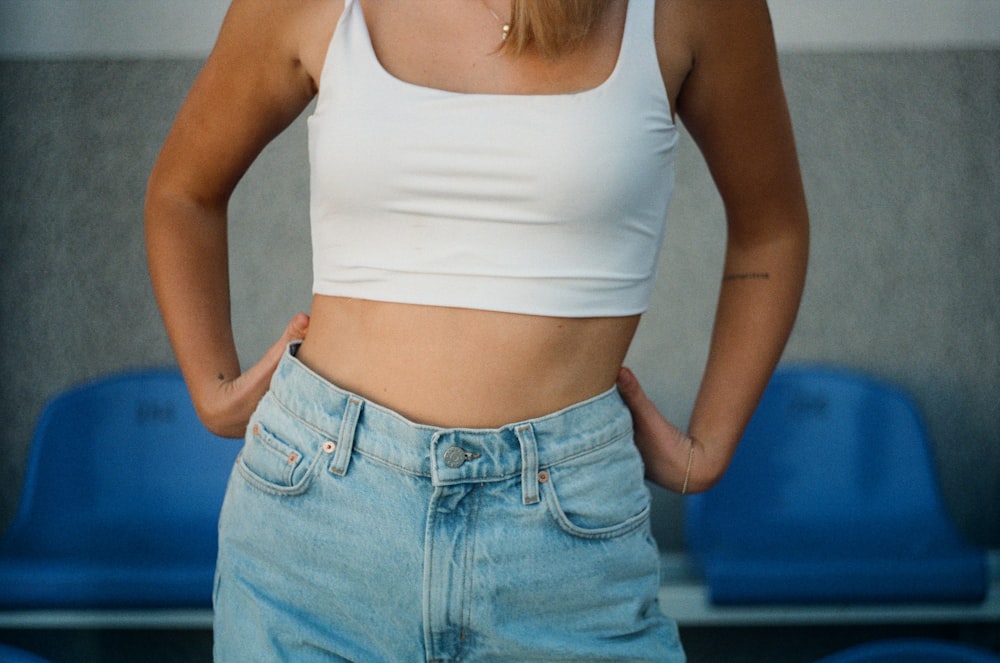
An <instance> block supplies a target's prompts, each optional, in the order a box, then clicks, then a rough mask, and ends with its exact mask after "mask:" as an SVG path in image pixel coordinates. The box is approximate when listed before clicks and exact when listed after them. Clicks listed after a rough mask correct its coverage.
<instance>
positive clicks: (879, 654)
mask: <svg viewBox="0 0 1000 663" xmlns="http://www.w3.org/2000/svg"><path fill="white" fill-rule="evenodd" d="M816 663H1000V656H997V655H996V654H991V653H990V652H988V651H986V650H985V649H980V648H978V647H970V646H968V645H963V644H959V643H955V642H947V641H944V640H930V639H924V638H909V639H900V640H879V641H877V642H871V643H866V644H863V645H857V646H855V647H851V648H849V649H845V650H844V651H842V652H837V653H836V654H832V655H830V656H827V657H825V658H823V659H820V660H819V661H817V662H816Z"/></svg>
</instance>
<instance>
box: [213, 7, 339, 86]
mask: <svg viewBox="0 0 1000 663" xmlns="http://www.w3.org/2000/svg"><path fill="white" fill-rule="evenodd" d="M343 8H344V0H232V1H231V3H230V5H229V9H228V10H227V12H226V17H225V19H224V20H223V23H222V27H221V29H220V31H219V37H218V40H217V42H216V45H215V49H214V50H213V54H215V53H216V52H218V54H219V55H220V56H222V57H226V56H229V57H232V58H234V59H242V60H245V61H246V62H247V63H249V64H252V65H254V66H256V67H268V66H273V67H279V68H280V67H284V66H294V67H304V68H305V69H306V70H307V72H308V73H309V74H310V75H312V74H316V75H317V76H318V72H319V70H320V68H321V67H322V62H323V57H324V55H325V53H326V47H327V45H328V43H329V40H330V38H331V37H332V35H333V30H334V28H335V26H336V24H337V21H338V20H339V18H340V14H341V13H342V11H343Z"/></svg>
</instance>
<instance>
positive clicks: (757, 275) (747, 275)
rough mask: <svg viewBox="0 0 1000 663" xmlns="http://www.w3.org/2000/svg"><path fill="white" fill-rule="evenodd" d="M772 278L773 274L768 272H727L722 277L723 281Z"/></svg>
mask: <svg viewBox="0 0 1000 663" xmlns="http://www.w3.org/2000/svg"><path fill="white" fill-rule="evenodd" d="M769 278H771V275H770V274H769V273H767V272H740V273H739V274H726V275H725V276H723V277H722V280H723V281H750V280H764V281H766V280H767V279H769Z"/></svg>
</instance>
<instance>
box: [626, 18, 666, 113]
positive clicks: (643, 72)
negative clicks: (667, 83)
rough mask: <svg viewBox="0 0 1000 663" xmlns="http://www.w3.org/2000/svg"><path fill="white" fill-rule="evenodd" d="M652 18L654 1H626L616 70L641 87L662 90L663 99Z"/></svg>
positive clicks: (664, 91)
mask: <svg viewBox="0 0 1000 663" xmlns="http://www.w3.org/2000/svg"><path fill="white" fill-rule="evenodd" d="M655 14H656V0H628V6H627V9H626V17H625V31H624V33H623V34H622V45H621V51H620V53H619V54H618V58H619V62H618V67H617V69H619V70H620V71H621V72H623V73H625V75H626V76H627V77H628V78H629V79H631V80H632V81H634V82H636V83H637V84H639V85H640V86H652V87H649V88H647V89H651V90H652V89H662V90H663V96H664V99H666V90H665V89H664V88H663V75H662V73H661V71H660V63H659V59H658V54H657V50H656V21H655Z"/></svg>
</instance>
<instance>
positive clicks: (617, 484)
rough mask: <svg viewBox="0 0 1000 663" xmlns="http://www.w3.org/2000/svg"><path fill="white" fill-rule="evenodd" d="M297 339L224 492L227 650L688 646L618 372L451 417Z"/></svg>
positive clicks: (308, 656)
mask: <svg viewBox="0 0 1000 663" xmlns="http://www.w3.org/2000/svg"><path fill="white" fill-rule="evenodd" d="M295 348H296V346H292V348H290V351H289V352H288V353H286V355H285V357H284V358H283V359H282V361H281V363H280V365H279V367H278V369H277V371H276V373H275V375H274V378H273V380H272V383H271V390H270V391H269V392H268V394H267V395H266V396H265V397H264V399H263V400H262V401H261V404H260V406H259V407H258V409H257V411H256V413H255V414H254V416H253V418H252V419H251V422H250V425H249V427H248V430H247V435H246V444H245V446H244V448H243V451H242V453H241V454H240V456H239V459H238V460H237V462H236V466H235V469H234V471H233V475H232V478H231V480H230V485H229V488H228V491H227V494H226V500H225V504H224V506H223V510H222V516H221V521H220V541H219V562H218V570H217V578H216V587H215V656H216V661H219V662H220V663H226V662H233V663H253V662H256V661H261V662H271V661H290V662H293V663H308V662H310V661H355V662H358V663H381V662H387V663H396V662H407V663H418V662H424V663H427V662H431V661H434V662H442V663H444V662H453V661H470V662H471V661H490V662H500V661H510V662H511V663H514V662H516V663H531V662H534V661H615V662H618V663H621V662H624V661H656V662H658V663H664V662H668V663H674V662H680V661H683V660H684V654H683V651H682V649H681V645H680V642H679V641H678V637H677V628H676V625H675V624H674V622H673V621H671V620H670V619H668V618H666V617H665V616H664V615H663V614H662V613H661V612H660V609H659V605H658V603H657V600H656V596H657V592H658V589H659V570H658V569H659V567H658V561H659V560H658V554H657V548H656V544H655V542H654V541H653V539H652V537H651V535H650V532H649V509H650V497H649V492H648V490H647V488H646V486H645V484H644V483H643V466H642V460H641V459H640V457H639V454H638V452H637V450H636V448H635V445H634V444H633V440H632V422H631V418H630V416H629V412H628V409H627V408H626V406H625V404H624V403H623V401H622V400H621V398H620V396H619V395H618V393H617V391H616V390H611V391H608V392H606V393H604V394H602V395H600V396H597V397H595V398H593V399H590V400H587V401H585V402H582V403H579V404H577V405H574V406H572V407H569V408H567V409H565V410H562V411H560V412H557V413H555V414H552V415H549V416H545V417H541V418H538V419H532V420H529V421H524V422H520V423H514V424H511V425H509V426H505V427H503V428H499V429H496V430H479V429H475V430H469V429H440V428H434V427H430V426H423V425H418V424H414V423H412V422H409V421H407V420H406V419H404V418H403V417H401V416H399V415H398V414H396V413H394V412H392V411H390V410H388V409H386V408H383V407H380V406H379V405H377V404H374V403H372V402H370V401H366V400H364V399H362V398H360V397H358V396H355V395H352V394H350V393H347V392H345V391H342V390H341V389H339V388H337V387H336V386H334V385H332V384H330V383H329V382H327V381H325V380H324V379H323V378H321V377H319V376H318V375H316V374H315V373H313V372H312V371H311V370H309V368H307V367H306V366H304V365H303V364H302V363H301V362H299V361H298V360H297V359H295V357H294V350H295Z"/></svg>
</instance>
